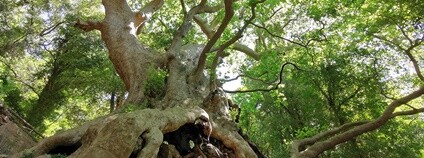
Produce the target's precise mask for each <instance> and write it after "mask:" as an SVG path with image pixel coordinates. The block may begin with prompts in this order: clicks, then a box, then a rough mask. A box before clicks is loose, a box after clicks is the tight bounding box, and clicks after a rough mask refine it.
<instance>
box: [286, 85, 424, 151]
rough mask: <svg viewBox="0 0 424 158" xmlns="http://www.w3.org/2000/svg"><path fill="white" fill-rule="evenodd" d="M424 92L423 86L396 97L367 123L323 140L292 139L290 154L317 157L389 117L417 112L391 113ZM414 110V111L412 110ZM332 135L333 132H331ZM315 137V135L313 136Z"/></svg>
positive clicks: (379, 125) (378, 124) (376, 126)
mask: <svg viewBox="0 0 424 158" xmlns="http://www.w3.org/2000/svg"><path fill="white" fill-rule="evenodd" d="M423 94H424V87H420V89H418V90H417V91H415V92H412V93H411V94H409V95H407V96H404V97H402V98H400V99H397V100H395V101H393V102H392V103H390V104H389V106H387V107H386V109H385V110H384V112H383V114H382V115H381V116H380V117H379V118H377V119H375V120H373V121H370V122H368V123H365V124H362V125H359V126H356V127H354V128H352V129H350V130H348V131H346V132H343V133H341V134H339V135H336V136H333V137H331V138H329V139H327V140H325V141H321V142H317V143H316V141H318V140H315V139H314V140H315V141H313V142H311V138H306V139H302V140H299V141H294V143H293V144H292V156H293V157H317V156H318V155H319V154H321V153H322V152H324V151H326V150H329V149H331V148H333V147H334V146H336V145H338V144H341V143H344V142H346V141H348V140H351V139H353V138H355V137H357V136H359V135H361V134H363V133H366V132H370V131H372V130H375V129H377V128H379V127H381V126H382V125H384V124H385V123H386V122H387V121H388V120H389V119H391V118H393V117H395V116H400V115H406V114H414V113H418V112H419V111H421V109H420V110H415V111H414V110H411V111H405V112H397V113H393V112H394V110H395V109H396V108H397V107H399V106H401V105H402V104H406V103H407V102H409V101H411V100H413V99H415V98H418V97H420V96H422V95H423ZM412 111H414V112H412ZM333 135H334V134H333ZM313 138H315V137H313ZM312 143H314V144H313V145H312V146H311V147H309V148H307V149H306V150H304V151H299V150H298V149H299V147H300V146H299V145H302V144H312Z"/></svg>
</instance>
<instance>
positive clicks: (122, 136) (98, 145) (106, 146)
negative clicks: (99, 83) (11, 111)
mask: <svg viewBox="0 0 424 158" xmlns="http://www.w3.org/2000/svg"><path fill="white" fill-rule="evenodd" d="M197 119H202V120H206V121H211V120H209V115H208V114H207V113H206V112H205V111H204V110H203V109H201V108H199V107H195V108H181V107H174V108H168V109H165V110H159V109H144V110H138V111H134V112H130V113H121V114H111V115H107V116H103V117H99V118H97V119H94V120H92V121H90V122H87V123H86V124H84V125H82V126H79V127H77V128H74V129H70V130H67V131H64V132H61V133H58V134H56V135H54V136H52V137H49V138H46V139H44V140H42V141H41V142H40V143H38V144H37V145H36V146H34V147H32V148H30V149H27V150H26V151H24V152H21V153H19V154H16V155H14V157H22V156H24V155H25V154H26V155H28V154H30V155H31V156H33V157H37V156H42V155H46V154H59V153H60V154H65V155H68V156H69V157H90V158H95V157H111V158H112V157H116V158H122V157H124V158H127V157H130V156H137V157H143V158H145V157H147V158H149V157H157V156H158V152H159V149H160V148H161V146H163V144H164V134H166V133H170V132H173V131H176V130H177V129H179V128H180V127H181V126H183V125H185V124H193V123H194V122H195V121H196V120H197ZM211 122H212V121H211ZM212 126H213V128H214V130H213V131H212V133H211V137H212V138H211V139H216V140H219V141H221V142H222V143H223V144H224V145H225V147H226V148H228V149H231V150H232V151H233V152H234V153H235V157H249V158H250V157H256V154H255V153H254V152H253V150H252V149H251V148H250V147H249V145H248V143H247V142H246V141H244V139H243V138H242V137H241V136H240V135H239V134H238V133H237V130H236V128H235V127H234V126H231V123H230V121H229V120H225V119H216V121H215V122H212ZM139 145H141V147H140V146H139ZM137 148H141V149H139V150H138V149H137ZM134 152H136V153H134ZM132 154H133V155H132Z"/></svg>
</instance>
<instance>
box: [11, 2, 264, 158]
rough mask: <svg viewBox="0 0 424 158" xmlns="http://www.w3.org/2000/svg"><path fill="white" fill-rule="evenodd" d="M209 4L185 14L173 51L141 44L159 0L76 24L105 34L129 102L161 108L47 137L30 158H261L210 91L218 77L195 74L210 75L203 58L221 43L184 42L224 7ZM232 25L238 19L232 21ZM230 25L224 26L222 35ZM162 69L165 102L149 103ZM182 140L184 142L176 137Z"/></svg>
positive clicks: (110, 9)
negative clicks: (197, 24) (205, 16)
mask: <svg viewBox="0 0 424 158" xmlns="http://www.w3.org/2000/svg"><path fill="white" fill-rule="evenodd" d="M206 3H207V1H203V0H202V1H201V2H200V3H199V4H198V5H197V6H194V7H193V8H191V9H190V10H189V11H188V12H185V16H184V20H183V24H182V25H181V26H180V28H179V29H178V31H177V32H176V33H175V35H174V37H173V40H172V43H171V45H170V46H169V47H168V50H167V52H157V51H155V50H152V49H150V48H148V47H147V46H145V45H144V44H142V43H140V42H139V41H138V40H137V36H136V35H137V34H139V33H140V29H141V28H142V26H143V24H144V23H145V22H146V20H147V19H149V18H150V16H151V14H152V13H154V11H156V10H158V9H159V8H160V7H161V6H162V5H163V1H161V0H153V1H151V2H150V3H148V4H146V6H144V7H143V8H141V9H140V11H135V12H134V11H132V10H131V9H130V7H129V6H128V4H127V2H126V1H125V0H115V1H112V0H103V1H102V4H103V5H104V7H105V14H106V15H105V18H104V19H103V20H102V21H86V22H83V21H78V22H77V23H76V24H75V26H76V27H78V28H80V29H82V30H85V31H91V30H99V31H100V32H101V37H102V40H103V41H104V42H105V44H106V47H107V49H108V51H109V52H108V53H109V58H110V60H111V61H112V63H113V65H114V67H115V69H116V71H117V73H118V74H119V76H120V77H121V79H122V80H123V82H124V84H125V86H126V89H127V91H128V98H127V99H126V101H125V104H126V105H129V104H130V105H135V106H141V108H142V109H143V108H146V107H143V105H146V104H145V103H147V105H149V107H150V108H154V109H144V110H138V111H133V112H129V113H115V114H114V113H112V114H110V115H107V116H104V117H100V118H97V119H95V120H92V121H90V122H88V123H86V124H84V125H82V126H80V127H77V128H74V129H71V130H68V131H65V132H62V133H58V134H56V135H54V136H52V137H50V138H47V139H44V140H42V141H41V142H40V143H38V144H37V145H36V146H34V147H33V148H31V149H28V150H27V151H26V153H31V154H32V156H41V155H46V154H50V155H51V154H58V153H61V154H65V155H68V156H70V157H129V156H134V157H157V156H158V155H159V156H170V155H171V156H172V155H173V156H175V157H181V156H190V155H191V156H192V157H198V156H203V157H205V156H208V157H213V156H212V155H215V156H218V157H223V156H226V157H249V158H251V157H257V156H256V153H255V152H254V151H253V150H252V148H251V147H250V146H249V143H248V142H247V141H246V140H244V138H243V137H242V136H240V134H239V133H238V132H237V131H238V130H237V128H236V127H235V123H234V122H233V121H232V120H231V119H230V117H229V112H228V108H229V107H228V106H229V105H228V100H227V97H226V96H225V93H224V92H223V91H222V90H220V89H219V88H217V87H215V86H210V85H209V81H210V80H211V79H210V78H209V77H207V76H205V75H204V74H203V73H197V74H195V75H194V73H193V72H194V71H195V70H198V71H197V72H203V71H204V70H203V69H204V66H201V67H200V68H201V69H200V70H199V66H198V61H199V56H200V55H201V54H205V53H208V52H209V50H210V47H211V46H213V43H215V42H214V41H210V42H209V47H208V49H205V45H202V44H186V45H183V44H182V43H183V42H182V40H183V38H184V37H185V35H186V34H187V32H188V31H189V30H190V29H191V23H193V18H194V16H195V15H196V14H200V13H204V12H210V11H217V10H219V9H220V8H222V7H220V6H218V7H209V6H208V5H207V4H206ZM232 3H233V2H232V1H226V2H225V12H226V14H232V12H233V11H232V7H231V6H232ZM230 19H231V16H230V18H228V17H227V18H226V19H225V20H230ZM228 22H229V21H224V22H223V23H228ZM225 27H226V24H223V25H222V27H221V30H220V31H219V32H222V31H223V29H225ZM219 34H220V33H219ZM219 34H216V38H219V36H220V35H219ZM216 40H217V39H215V41H216ZM159 67H162V68H166V69H167V72H168V74H167V82H166V89H164V91H165V96H164V97H161V98H159V99H158V98H148V96H145V85H146V82H147V76H148V70H149V69H152V68H153V69H157V68H159ZM196 68H197V69H196ZM191 76H195V77H194V79H193V77H191ZM185 129H191V130H185ZM187 131H188V132H187ZM175 136H178V140H173V139H172V138H173V137H175ZM190 143H193V144H190ZM192 145H194V147H192ZM23 154H24V153H19V154H17V155H15V157H20V156H23ZM186 154H188V155H186Z"/></svg>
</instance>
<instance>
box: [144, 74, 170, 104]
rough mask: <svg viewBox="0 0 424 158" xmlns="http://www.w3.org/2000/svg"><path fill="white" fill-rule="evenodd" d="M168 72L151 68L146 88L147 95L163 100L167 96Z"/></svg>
mask: <svg viewBox="0 0 424 158" xmlns="http://www.w3.org/2000/svg"><path fill="white" fill-rule="evenodd" d="M166 78H167V72H166V71H165V70H162V69H155V68H153V67H150V68H149V70H148V78H147V81H146V86H145V94H146V96H148V97H151V98H162V97H164V96H165V83H166Z"/></svg>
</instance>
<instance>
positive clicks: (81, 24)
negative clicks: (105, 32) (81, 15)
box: [74, 20, 103, 32]
mask: <svg viewBox="0 0 424 158" xmlns="http://www.w3.org/2000/svg"><path fill="white" fill-rule="evenodd" d="M74 26H75V27H77V28H79V29H81V30H84V31H86V32H88V31H91V30H101V28H102V27H103V24H102V23H101V22H99V21H80V20H78V21H77V22H76V23H75V25H74Z"/></svg>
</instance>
